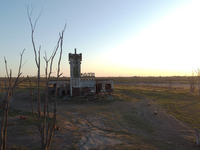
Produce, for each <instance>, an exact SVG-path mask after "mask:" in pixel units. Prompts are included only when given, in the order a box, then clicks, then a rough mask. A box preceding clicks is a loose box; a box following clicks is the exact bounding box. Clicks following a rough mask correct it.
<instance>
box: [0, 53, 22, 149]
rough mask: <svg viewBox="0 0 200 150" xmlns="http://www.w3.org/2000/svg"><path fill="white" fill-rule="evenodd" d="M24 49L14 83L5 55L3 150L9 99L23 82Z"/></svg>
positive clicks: (0, 103) (1, 107)
mask: <svg viewBox="0 0 200 150" xmlns="http://www.w3.org/2000/svg"><path fill="white" fill-rule="evenodd" d="M23 53H24V50H23V51H22V53H21V54H20V55H21V58H20V65H19V70H18V76H17V78H16V80H15V82H14V84H13V85H12V70H10V74H8V68H7V61H6V58H5V57H4V60H5V67H6V77H7V81H8V83H7V82H6V81H5V88H4V89H2V90H5V92H6V97H5V98H4V99H0V100H1V102H0V109H3V115H2V122H1V141H0V145H1V150H6V134H7V126H8V111H9V101H10V98H11V96H12V94H13V92H14V91H15V89H16V87H17V86H18V85H19V84H20V83H21V82H23V81H24V80H22V81H19V77H20V76H21V74H22V73H21V68H22V56H23Z"/></svg>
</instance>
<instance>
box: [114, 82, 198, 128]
mask: <svg viewBox="0 0 200 150" xmlns="http://www.w3.org/2000/svg"><path fill="white" fill-rule="evenodd" d="M116 88H117V89H119V90H125V91H129V92H130V93H134V94H139V95H143V96H144V97H146V98H148V99H151V100H153V99H155V102H156V103H157V104H159V105H161V106H162V107H163V108H165V110H166V112H167V113H169V114H172V115H173V116H175V117H176V118H177V119H179V120H180V121H182V122H185V123H187V124H189V125H191V126H192V127H193V128H200V120H199V116H200V111H199V110H200V98H199V96H196V95H194V94H193V95H192V94H191V95H189V94H188V91H189V90H188V89H178V88H174V89H172V90H169V88H168V87H153V86H134V85H127V86H120V85H118V86H117V87H116Z"/></svg>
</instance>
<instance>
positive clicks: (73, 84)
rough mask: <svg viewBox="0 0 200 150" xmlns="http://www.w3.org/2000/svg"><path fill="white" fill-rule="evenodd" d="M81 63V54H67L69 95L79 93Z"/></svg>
mask: <svg viewBox="0 0 200 150" xmlns="http://www.w3.org/2000/svg"><path fill="white" fill-rule="evenodd" d="M81 61H82V53H80V54H76V49H75V54H71V53H69V64H70V95H71V96H73V95H74V94H73V93H77V92H80V91H79V89H80V81H81Z"/></svg>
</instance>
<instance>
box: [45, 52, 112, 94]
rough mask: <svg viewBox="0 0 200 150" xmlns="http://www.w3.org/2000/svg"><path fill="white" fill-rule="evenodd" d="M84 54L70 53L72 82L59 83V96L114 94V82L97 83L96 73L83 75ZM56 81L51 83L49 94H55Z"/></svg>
mask: <svg viewBox="0 0 200 150" xmlns="http://www.w3.org/2000/svg"><path fill="white" fill-rule="evenodd" d="M81 61H82V54H81V53H80V54H77V53H76V49H75V53H74V54H71V53H69V64H70V81H59V82H58V94H59V95H70V96H80V95H88V94H95V93H99V92H108V93H112V92H113V81H96V80H95V73H91V72H90V73H81ZM55 88H56V81H50V83H49V94H51V93H52V94H53V93H55Z"/></svg>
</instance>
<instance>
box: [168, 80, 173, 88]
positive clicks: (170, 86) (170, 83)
mask: <svg viewBox="0 0 200 150" xmlns="http://www.w3.org/2000/svg"><path fill="white" fill-rule="evenodd" d="M168 83H169V89H170V90H171V89H172V77H169V79H168Z"/></svg>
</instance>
